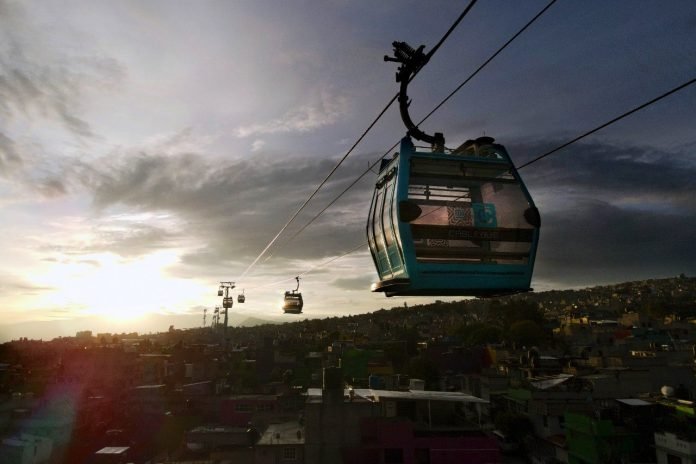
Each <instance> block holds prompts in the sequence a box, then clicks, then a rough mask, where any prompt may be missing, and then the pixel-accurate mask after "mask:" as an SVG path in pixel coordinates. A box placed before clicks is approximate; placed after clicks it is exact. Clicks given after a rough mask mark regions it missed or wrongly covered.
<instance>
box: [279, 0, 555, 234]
mask: <svg viewBox="0 0 696 464" xmlns="http://www.w3.org/2000/svg"><path fill="white" fill-rule="evenodd" d="M556 1H557V0H551V1H550V2H549V3H548V4H547V5H546V6H545V7H544V8H542V9H541V10H540V11H539V12H538V13H537V14H536V15H535V16H534V17H533V18H532V19H530V20H529V21H528V22H527V23H526V24H525V25H524V26H522V28H520V29H519V30H518V31H517V32H516V33H515V34H514V35H513V36H512V37H510V39H508V40H507V41H506V42H505V43H504V44H503V45H502V46H500V48H498V50H496V51H495V53H493V54H492V55H491V56H490V57H489V58H488V59H487V60H486V61H484V62H483V63H482V64H481V65H480V66H479V67H478V68H476V70H475V71H474V72H472V73H471V74H469V76H468V77H467V78H466V79H464V81H462V83H461V84H459V85H458V86H457V87H456V88H455V89H454V90H453V91H452V92H450V93H449V94H448V95H447V96H446V97H445V98H444V99H443V100H442V101H440V103H438V104H437V105H436V106H435V107H434V108H433V109H432V110H431V111H430V112H429V113H428V114H426V115H425V117H423V118H422V119H421V120H420V121H419V122H418V123H417V124H416V126H420V125H421V124H423V123H424V122H425V121H426V120H427V119H428V118H430V116H432V115H433V114H435V113H436V112H437V111H438V110H439V109H440V108H441V107H442V106H443V105H444V104H445V103H446V102H447V101H449V100H450V99H451V98H452V97H453V96H454V95H455V94H456V93H457V92H459V91H460V90H461V89H462V88H463V87H464V86H465V85H466V84H468V83H469V81H471V80H472V79H473V78H474V77H475V76H476V75H477V74H478V73H479V72H481V71H482V70H483V69H484V68H485V67H486V66H488V65H489V64H490V63H491V61H493V60H494V59H495V58H496V57H497V56H498V55H499V54H500V53H501V52H502V51H503V50H505V49H506V48H507V47H508V46H509V45H510V44H511V43H512V42H514V41H515V40H516V39H517V38H518V37H519V36H520V35H522V33H523V32H524V31H526V30H527V29H528V28H529V27H530V26H531V25H532V24H534V23H535V22H536V21H537V20H538V19H539V18H540V17H541V16H542V15H543V14H544V13H546V11H548V9H549V8H551V7H552V6H553V4H554V3H556ZM450 29H451V28H450ZM438 46H439V44H438ZM434 50H435V49H434ZM397 96H398V94H397ZM396 98H397V97H396V96H395V97H394V98H392V101H391V102H390V105H391V103H393V102H394V100H395V99H396ZM398 145H399V141H397V142H396V143H394V145H392V146H391V147H389V148H388V149H387V150H385V151H384V153H383V154H382V155H381V156H380V157H379V158H378V159H377V160H375V162H373V163H371V164H369V165H368V168H367V169H366V170H365V171H364V172H363V173H362V174H360V175H359V176H358V177H357V178H356V179H355V180H354V181H353V182H351V183H350V184H349V185H348V186H347V187H346V188H345V189H344V190H343V191H342V192H341V193H339V194H338V195H337V196H336V197H335V198H334V199H333V200H331V201H330V202H329V203H328V204H327V205H326V206H325V207H324V208H323V209H322V210H321V211H319V212H318V213H317V214H315V215H314V216H313V217H312V218H311V219H310V220H309V221H307V222H306V223H305V224H304V225H303V226H302V227H301V228H300V229H298V230H297V231H296V232H295V233H294V234H292V235H291V236H290V238H289V239H288V240H286V242H285V243H284V244H283V245H281V246H286V245H288V244H289V243H290V242H291V241H292V240H294V239H295V238H297V236H299V235H300V234H301V233H302V232H304V231H305V229H307V228H308V227H309V226H310V225H312V224H313V223H314V221H316V220H317V219H319V218H320V217H321V216H322V215H323V214H324V213H325V212H326V211H327V210H328V209H329V208H331V207H332V206H333V205H334V204H335V203H336V202H337V201H338V200H340V199H341V198H342V197H343V195H345V194H346V193H348V191H349V190H351V189H352V188H353V187H354V186H355V185H356V184H357V183H358V182H360V181H361V180H362V179H363V177H365V176H366V175H367V174H368V173H369V172H373V173H374V171H373V169H374V168H375V167H376V166H377V165H378V164H379V163H380V162H381V160H382V159H383V158H384V157H385V156H387V155H388V154H389V153H391V152H392V151H393V150H394V149H395V148H396V147H397V146H398Z"/></svg>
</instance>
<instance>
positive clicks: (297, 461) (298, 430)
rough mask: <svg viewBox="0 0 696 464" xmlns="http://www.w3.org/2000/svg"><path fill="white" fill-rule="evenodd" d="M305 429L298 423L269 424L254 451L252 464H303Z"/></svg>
mask: <svg viewBox="0 0 696 464" xmlns="http://www.w3.org/2000/svg"><path fill="white" fill-rule="evenodd" d="M304 445H305V428H304V426H303V425H301V424H300V423H299V422H298V421H291V422H284V423H282V424H271V425H269V426H268V428H267V429H266V431H265V432H264V433H263V434H262V435H261V438H260V439H259V441H258V442H257V443H256V448H255V450H254V464H275V463H278V462H288V463H293V464H303V463H304V462H305V459H304Z"/></svg>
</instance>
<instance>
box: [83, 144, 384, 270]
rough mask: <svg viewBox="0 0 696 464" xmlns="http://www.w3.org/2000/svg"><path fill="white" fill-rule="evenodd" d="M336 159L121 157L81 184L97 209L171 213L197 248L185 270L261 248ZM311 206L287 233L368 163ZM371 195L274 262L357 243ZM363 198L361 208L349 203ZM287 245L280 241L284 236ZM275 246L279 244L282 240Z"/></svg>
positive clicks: (88, 173) (363, 194)
mask: <svg viewBox="0 0 696 464" xmlns="http://www.w3.org/2000/svg"><path fill="white" fill-rule="evenodd" d="M334 163H335V160H330V159H324V160H319V161H317V160H314V159H307V158H304V159H303V158H299V159H298V158H292V159H277V158H265V159H263V158H255V159H252V160H242V161H238V162H234V163H220V164H213V163H211V162H208V161H206V160H205V159H204V158H203V157H202V156H198V155H194V154H183V155H168V156H162V155H148V154H144V153H141V154H140V155H138V156H136V157H128V158H124V159H123V160H122V161H120V162H118V163H116V164H114V165H112V166H110V167H109V169H107V170H105V171H98V170H96V169H95V168H94V167H90V168H88V169H86V170H84V171H83V172H82V179H83V181H84V182H85V184H86V185H87V186H88V187H89V188H90V189H91V190H92V191H93V194H94V203H95V205H96V206H97V207H98V208H108V207H110V206H114V205H126V206H130V207H134V208H136V209H138V210H142V211H169V212H173V213H175V214H176V215H177V216H178V217H179V218H180V219H182V220H183V221H184V222H185V224H186V226H185V228H186V234H188V235H192V236H194V237H196V238H198V239H199V242H200V243H201V244H202V245H203V246H201V247H200V249H199V250H197V251H195V252H193V253H191V254H189V255H186V256H184V258H183V260H184V262H185V263H187V264H189V265H200V266H204V265H212V264H215V263H218V264H219V263H220V262H224V261H244V262H248V260H249V258H251V257H253V256H254V255H255V254H256V253H258V252H260V250H261V249H262V248H263V247H264V246H265V245H266V243H267V242H268V241H269V240H270V239H271V238H272V237H273V236H274V235H275V233H276V232H277V231H278V230H279V229H280V227H282V225H283V224H284V223H285V221H287V219H288V218H289V217H290V216H291V214H292V213H293V212H294V211H295V210H296V209H297V208H298V207H299V205H300V204H301V203H302V202H303V201H304V200H305V199H306V198H307V196H308V195H309V193H310V192H311V191H312V189H313V188H314V187H315V186H316V185H317V184H318V182H319V181H320V180H321V179H322V178H323V177H324V176H325V175H326V174H327V173H328V172H329V171H330V170H331V168H332V167H333V165H334ZM347 164H348V165H347V166H344V167H343V169H342V170H341V171H339V173H338V174H337V176H336V179H334V180H332V182H330V183H329V184H328V186H327V188H326V189H325V190H324V191H322V192H321V193H320V195H318V197H317V200H316V203H313V204H312V205H317V206H312V207H310V208H308V211H307V213H306V214H303V215H301V216H300V217H299V218H298V222H297V224H296V225H294V226H292V227H291V228H290V229H288V233H289V234H291V233H292V232H293V231H295V230H297V227H299V226H300V225H301V224H303V223H304V222H305V221H306V220H308V219H309V218H310V217H311V215H312V214H313V212H316V211H317V208H319V207H323V206H324V205H325V204H326V202H327V201H328V200H330V199H331V198H333V195H335V194H336V193H337V192H338V191H340V189H342V188H343V187H344V185H345V184H346V183H347V182H349V181H351V180H352V179H353V178H354V176H355V175H356V172H359V170H360V169H361V168H362V169H363V170H364V165H365V160H363V159H360V158H359V157H358V160H357V161H356V162H354V163H352V164H351V163H347ZM370 194H371V193H370V192H369V191H367V190H364V189H363V190H358V191H357V192H352V194H351V195H348V196H347V198H346V200H345V202H342V203H340V204H339V205H337V206H336V208H335V209H333V210H331V211H330V213H329V214H327V215H326V217H322V218H321V221H318V222H317V225H316V226H314V227H311V228H308V229H307V230H306V232H305V233H303V234H302V235H300V236H299V237H298V238H297V239H295V240H294V241H292V242H291V243H290V244H288V245H287V246H284V247H282V250H281V253H278V254H277V255H276V256H275V257H274V259H279V258H280V259H292V258H303V259H312V258H321V257H323V256H328V255H333V254H335V253H337V252H342V251H345V250H344V249H345V247H347V246H351V247H352V246H355V244H356V243H358V242H359V240H361V239H362V236H363V235H364V234H363V228H364V224H363V219H362V218H363V216H364V214H365V212H366V210H367V207H368V205H367V202H368V201H369V196H370ZM358 199H359V200H360V201H361V203H359V204H358V205H356V204H354V203H353V202H355V201H356V200H358ZM284 239H285V237H284ZM280 243H283V242H282V241H281V242H280Z"/></svg>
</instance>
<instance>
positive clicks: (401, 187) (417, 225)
mask: <svg viewBox="0 0 696 464" xmlns="http://www.w3.org/2000/svg"><path fill="white" fill-rule="evenodd" d="M394 47H395V55H396V59H391V60H393V61H399V62H401V63H402V66H401V67H400V68H399V73H398V74H397V81H399V82H401V90H400V94H399V102H400V106H401V115H402V118H403V119H404V122H405V124H406V126H407V128H408V129H409V130H408V135H407V136H406V137H405V138H404V139H402V141H401V147H400V149H399V152H398V154H397V155H395V156H394V158H392V159H391V160H383V161H382V165H381V167H380V172H379V176H378V179H377V183H376V186H375V191H374V194H373V197H372V204H371V206H370V212H369V217H368V220H367V238H368V244H369V247H370V251H371V253H372V257H373V260H374V263H375V267H376V268H377V273H378V274H379V279H380V280H379V282H377V283H375V284H373V286H372V290H373V291H376V292H384V293H385V294H386V295H387V296H411V295H414V296H418V295H424V296H437V295H443V296H446V295H462V296H465V295H470V296H494V295H503V294H510V293H518V292H525V291H529V290H531V289H530V283H531V278H532V270H533V267H534V258H535V255H536V249H537V244H538V241H539V227H540V217H539V212H538V210H537V208H536V207H535V205H534V202H533V200H532V197H531V196H530V194H529V192H528V191H527V188H526V187H525V185H524V183H523V182H522V179H521V178H520V176H519V174H518V173H517V171H516V169H515V167H514V165H513V164H512V161H511V159H510V157H509V155H508V153H507V151H506V150H505V148H504V147H503V146H502V145H499V144H496V143H495V141H494V139H493V138H491V137H480V138H478V139H476V140H469V141H467V142H465V143H464V144H462V145H461V146H460V147H459V148H457V149H455V150H447V149H445V146H444V145H445V144H444V137H443V136H442V134H435V135H433V136H430V135H427V134H425V133H423V132H422V131H420V129H418V127H416V126H415V124H413V122H412V121H411V119H410V117H409V115H408V97H407V94H406V87H407V85H408V81H409V80H410V78H411V76H412V74H413V72H414V69H420V67H422V66H423V65H424V64H425V62H427V57H426V56H425V55H423V53H422V48H423V47H421V48H419V49H418V50H414V49H412V48H411V47H409V46H408V45H406V44H404V43H399V42H395V43H394ZM411 137H413V138H416V139H418V140H423V141H426V142H428V143H430V144H431V146H432V150H431V151H418V150H417V149H416V147H415V146H414V145H413V142H412V141H411Z"/></svg>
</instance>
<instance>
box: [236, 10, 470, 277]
mask: <svg viewBox="0 0 696 464" xmlns="http://www.w3.org/2000/svg"><path fill="white" fill-rule="evenodd" d="M477 1H478V0H470V2H469V4H468V5H467V7H466V8H465V9H464V11H463V12H462V13H461V14H460V15H459V17H458V18H457V19H456V20H455V22H454V23H453V24H452V26H450V28H449V29H448V30H447V32H446V33H445V34H444V35H443V36H442V38H441V39H440V40H439V41H438V43H437V44H436V45H435V47H434V48H433V49H432V50H431V51H430V52H429V53H428V58H430V57H432V56H433V55H434V54H435V52H436V51H437V49H439V48H440V46H441V45H442V44H443V43H444V42H445V41H446V40H447V38H448V37H449V36H450V34H451V33H452V31H454V29H455V28H456V27H457V26H458V25H459V23H460V22H461V21H462V19H464V17H465V16H466V15H467V14H468V13H469V11H470V10H471V8H472V7H473V6H474V5H475V4H476V2H477ZM416 74H417V73H414V74H413V76H412V77H411V79H410V80H412V79H413V78H414V77H415V76H416ZM397 98H398V93H397V94H396V95H394V96H393V97H392V98H391V99H390V100H389V102H388V103H387V104H386V105H385V106H384V108H383V109H382V111H380V113H379V114H378V115H377V117H376V118H375V119H374V121H372V123H371V124H370V125H369V126H368V128H367V129H365V131H364V132H363V133H362V135H360V137H359V138H358V140H357V141H356V142H355V143H354V144H353V146H352V147H351V148H350V149H349V150H348V151H347V152H346V154H345V155H343V157H342V158H341V159H340V160H339V161H338V163H337V164H336V166H334V168H333V169H332V170H331V172H329V174H328V175H327V176H326V177H325V178H324V180H322V181H321V183H320V184H319V185H318V186H317V187H316V188H315V189H314V191H313V192H312V194H311V195H310V196H309V197H308V198H307V199H306V200H305V201H304V203H302V205H301V206H300V207H299V208H298V209H297V211H295V213H294V214H293V215H292V216H291V217H290V219H288V221H287V222H286V223H285V225H284V226H283V227H282V228H281V229H280V231H278V233H277V234H276V235H275V236H274V237H273V238H272V239H271V241H270V242H268V244H267V245H266V247H265V248H264V249H263V250H261V253H259V255H258V256H257V257H256V258H255V259H254V261H252V262H251V264H249V266H248V267H247V268H246V269H245V270H244V272H243V273H242V274H241V275H240V276H239V277H238V278H237V280H240V279H242V278H243V277H245V276H246V275H247V274H248V273H249V271H250V270H251V269H252V268H253V267H254V266H255V265H256V263H257V262H258V261H259V260H260V259H261V258H262V257H263V256H264V255H265V254H266V252H267V251H268V250H269V249H270V248H271V247H272V246H273V244H274V243H275V242H276V241H277V240H278V238H279V237H280V236H281V235H282V234H283V232H285V230H286V229H287V228H288V227H289V226H290V224H291V223H292V222H293V221H294V220H295V218H296V217H297V216H298V215H299V214H300V213H301V212H302V211H303V210H304V209H305V207H306V206H307V205H308V204H309V202H310V201H312V199H313V198H314V197H315V196H316V194H317V193H318V192H319V190H321V188H322V187H323V186H324V185H325V184H326V182H328V180H329V179H330V178H331V176H333V175H334V173H335V172H336V171H337V170H338V168H339V167H340V166H341V164H343V162H344V161H345V160H346V158H348V156H349V155H350V154H351V153H352V152H353V150H354V149H355V147H357V146H358V144H359V143H360V142H361V141H362V140H363V138H365V136H366V135H367V133H368V132H370V130H371V129H372V128H373V127H374V125H375V124H376V123H377V121H379V120H380V118H381V117H382V116H383V115H384V113H386V111H387V110H388V109H389V107H390V106H391V105H392V104H393V103H394V101H396V99H397Z"/></svg>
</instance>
